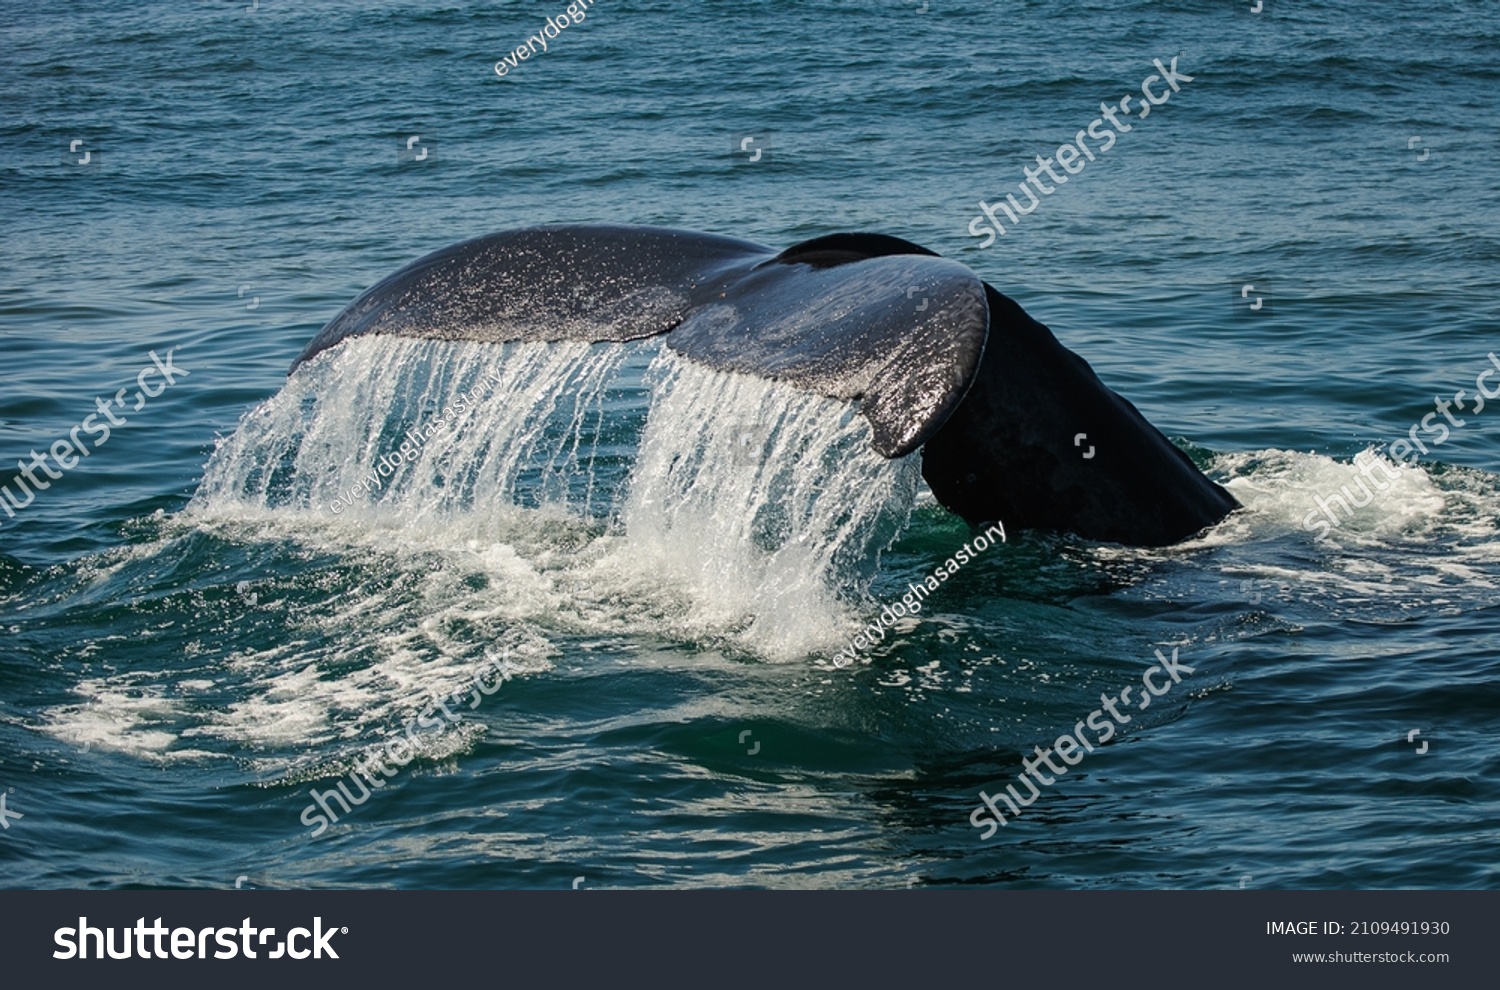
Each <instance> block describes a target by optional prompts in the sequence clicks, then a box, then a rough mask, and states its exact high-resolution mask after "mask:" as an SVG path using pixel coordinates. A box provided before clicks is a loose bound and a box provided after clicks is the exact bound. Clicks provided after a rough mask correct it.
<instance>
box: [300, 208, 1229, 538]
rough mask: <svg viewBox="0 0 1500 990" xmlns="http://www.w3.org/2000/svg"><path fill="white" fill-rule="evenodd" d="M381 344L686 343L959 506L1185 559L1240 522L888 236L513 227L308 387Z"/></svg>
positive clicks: (319, 338)
mask: <svg viewBox="0 0 1500 990" xmlns="http://www.w3.org/2000/svg"><path fill="white" fill-rule="evenodd" d="M365 334H397V335H402V336H408V337H421V338H428V339H439V340H475V341H489V342H495V343H500V342H506V341H562V340H572V341H616V342H623V341H629V340H637V339H640V338H644V337H651V336H656V335H660V334H665V335H666V338H665V339H666V343H667V346H669V347H671V348H672V349H673V350H674V351H677V352H678V353H680V354H682V355H683V356H684V357H687V358H689V359H690V360H693V361H696V362H699V363H702V364H705V365H708V366H710V367H713V368H717V369H720V370H725V371H735V372H741V373H745V374H751V375H756V376H759V377H762V378H769V379H774V380H778V381H785V382H787V383H788V384H789V385H792V386H794V387H796V388H800V389H804V390H806V391H811V392H816V393H818V394H820V395H825V396H828V397H830V398H834V399H843V400H853V401H857V402H858V404H859V410H860V413H861V414H862V415H863V416H864V417H865V419H866V420H867V421H868V422H869V424H870V428H871V446H872V447H873V448H874V449H875V450H876V452H878V453H879V454H881V455H882V456H885V457H901V456H904V455H906V454H909V453H912V452H913V451H915V450H917V449H918V448H920V449H921V451H922V454H921V456H922V473H923V476H924V477H925V478H926V479H927V483H928V485H929V487H931V489H932V492H933V494H934V495H935V496H936V497H937V499H938V500H939V501H940V502H941V503H942V504H943V505H944V506H946V507H947V508H949V509H950V510H951V511H953V512H956V513H957V514H959V515H960V516H963V517H964V518H965V519H967V520H969V521H970V522H973V523H981V522H990V521H995V520H999V521H1002V522H1004V523H1005V525H1006V526H1007V528H1009V529H1011V530H1012V531H1014V530H1018V529H1025V528H1037V529H1047V530H1059V531H1066V532H1072V533H1076V534H1078V535H1080V536H1083V537H1086V538H1089V539H1097V540H1107V541H1113V542H1119V543H1128V544H1135V545H1165V544H1169V543H1175V542H1177V541H1179V540H1182V539H1184V538H1185V537H1187V536H1190V535H1192V534H1193V533H1195V532H1197V531H1199V530H1201V529H1203V528H1205V527H1206V526H1210V525H1212V524H1213V523H1215V522H1217V521H1218V520H1220V519H1222V518H1223V517H1224V516H1225V515H1227V514H1228V513H1230V512H1231V511H1233V510H1234V509H1235V508H1236V507H1237V503H1236V502H1235V501H1234V499H1233V497H1231V496H1230V495H1229V493H1228V492H1227V491H1225V490H1224V489H1223V488H1222V487H1220V486H1219V485H1217V484H1215V483H1214V482H1213V481H1211V480H1209V479H1208V478H1207V477H1205V476H1204V475H1203V474H1202V472H1200V471H1199V470H1198V468H1197V467H1196V466H1195V465H1194V464H1193V462H1192V460H1191V459H1190V458H1189V457H1188V456H1187V455H1186V454H1185V453H1183V452H1182V451H1181V450H1179V449H1178V448H1177V447H1175V446H1173V445H1172V443H1171V442H1170V441H1169V440H1167V438H1166V437H1165V436H1163V435H1162V434H1161V433H1160V432H1159V431H1158V430H1156V428H1155V427H1153V426H1152V425H1151V424H1150V423H1148V422H1147V421H1146V419H1145V418H1144V417H1143V416H1142V415H1141V414H1140V413H1139V412H1138V411H1137V410H1136V408H1135V407H1134V406H1133V405H1131V404H1130V403H1129V402H1128V401H1126V400H1125V399H1123V398H1121V397H1120V396H1118V395H1116V394H1115V393H1114V392H1113V391H1111V390H1110V389H1109V388H1108V387H1106V386H1105V385H1104V383H1103V382H1101V381H1100V380H1099V378H1098V377H1097V376H1096V375H1095V374H1094V372H1093V370H1092V369H1091V368H1090V367H1089V366H1088V364H1087V363H1086V362H1085V361H1084V360H1083V359H1082V358H1080V357H1078V356H1077V355H1075V354H1073V353H1072V352H1070V351H1068V350H1067V349H1066V348H1064V347H1063V346H1062V345H1061V344H1060V343H1058V341H1057V339H1056V338H1055V337H1054V336H1053V335H1052V333H1051V331H1049V330H1048V329H1047V328H1046V327H1045V326H1043V325H1042V324H1040V323H1038V322H1037V321H1035V320H1033V319H1032V318H1031V317H1030V316H1028V315H1027V314H1026V313H1025V311H1024V310H1022V309H1021V307H1020V306H1019V305H1017V304H1016V302H1015V301H1014V300H1012V299H1009V298H1008V297H1006V296H1004V295H1002V294H1001V293H1000V292H998V291H997V290H996V289H995V288H994V287H993V286H990V285H989V284H987V283H985V282H983V281H981V280H980V279H979V277H978V276H977V275H975V274H974V273H973V272H972V271H970V270H969V269H968V268H967V267H965V266H963V265H960V264H958V263H957V262H954V261H950V260H947V259H944V258H941V257H939V256H937V255H936V254H934V253H933V252H931V251H928V250H927V249H925V248H922V247H920V246H918V245H916V244H912V243H911V242H909V241H904V240H901V239H900V238H895V237H889V236H886V235H881V234H833V235H829V236H826V237H819V238H816V239H814V240H810V241H806V242H803V243H801V244H797V245H794V246H793V247H791V248H788V249H787V250H785V251H783V252H781V253H779V254H777V253H775V252H774V251H772V250H771V249H769V248H765V247H762V246H760V245H758V244H754V243H751V242H749V241H743V240H739V239H736V238H730V237H720V236H717V235H712V234H702V233H696V232H693V231H685V230H674V229H670V228H660V227H635V226H612V225H592V224H570V225H557V226H548V227H532V228H526V229H522V230H511V231H503V232H500V233H496V234H491V235H488V236H486V237H480V238H476V239H474V240H469V241H464V242H462V243H460V244H455V245H453V246H451V247H448V248H444V249H442V250H440V251H437V252H434V253H432V254H430V255H427V256H426V257H424V258H421V259H418V260H417V261H415V262H413V263H412V264H410V265H408V266H406V267H405V268H403V269H401V270H400V271H398V272H396V273H394V274H393V275H391V276H389V277H387V278H385V279H383V280H382V281H380V282H378V283H376V284H375V285H374V286H372V287H371V288H370V289H369V290H367V291H366V292H364V293H363V294H361V295H360V296H359V297H358V298H357V299H355V300H354V302H352V303H350V304H349V306H348V307H346V308H345V309H344V311H343V312H341V313H339V314H338V315H337V316H335V317H334V318H333V320H331V321H330V322H329V323H328V325H327V326H325V327H324V328H323V329H322V330H321V331H320V332H319V333H318V334H317V335H316V336H315V337H314V338H313V340H312V341H311V342H310V343H309V344H308V345H307V347H306V349H305V350H304V351H303V353H302V354H301V355H300V356H299V357H298V358H297V360H296V361H295V362H294V363H293V365H292V370H293V371H295V370H296V368H297V367H298V366H299V365H301V364H302V363H304V362H306V361H308V360H311V359H312V358H313V357H315V356H316V355H317V354H319V353H320V352H322V351H324V350H327V349H328V348H331V347H334V346H336V345H337V344H338V343H339V342H341V341H343V340H346V339H348V338H349V337H355V336H361V335H365ZM1080 435H1082V436H1084V437H1086V438H1087V444H1086V446H1085V445H1084V444H1083V443H1082V441H1080V440H1079V437H1080Z"/></svg>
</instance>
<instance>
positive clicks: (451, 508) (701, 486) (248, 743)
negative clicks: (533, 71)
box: [48, 337, 919, 777]
mask: <svg viewBox="0 0 1500 990" xmlns="http://www.w3.org/2000/svg"><path fill="white" fill-rule="evenodd" d="M651 350H656V351H658V352H659V353H658V354H657V357H656V360H655V362H654V363H653V365H652V368H651V372H650V374H649V376H648V377H647V379H646V381H645V382H644V383H643V382H641V381H638V380H635V379H633V378H631V376H629V375H622V374H620V372H621V370H622V368H623V367H625V366H626V365H627V364H628V363H629V362H630V361H632V360H636V361H637V362H638V363H640V362H639V358H640V356H641V352H640V349H636V350H634V351H633V350H632V349H631V348H628V347H619V346H617V345H606V346H591V345H587V344H571V343H568V344H548V345H524V344H513V345H505V346H503V347H497V346H495V345H483V344H473V343H451V342H434V341H414V340H404V339H397V338H389V337H376V338H364V339H358V340H353V341H349V342H347V343H345V344H344V345H342V346H341V347H340V348H338V349H337V350H336V351H334V352H331V353H330V354H328V355H326V356H324V357H323V358H321V359H319V360H318V361H316V362H314V363H312V364H311V365H309V366H306V367H305V368H303V369H301V370H299V372H298V373H297V375H295V376H293V378H292V379H291V380H290V381H289V382H288V383H287V385H286V387H285V388H283V390H282V391H281V392H280V393H278V394H277V395H275V396H273V397H272V398H271V399H269V400H267V401H266V402H265V403H263V404H262V405H260V406H259V407H257V408H256V409H254V410H252V411H251V412H249V413H247V414H246V415H245V417H244V418H243V419H242V421H241V423H240V426H239V428H238V430H237V431H236V432H235V434H234V435H233V436H231V437H229V438H227V439H225V440H224V441H222V442H221V443H220V445H219V446H218V448H217V450H216V451H215V453H214V455H213V457H212V459H211V460H210V462H209V464H208V466H207V467H206V469H205V476H204V479H203V482H202V484H201V485H200V487H199V491H198V493H197V495H196V496H195V498H194V499H193V501H192V503H191V504H190V506H189V507H188V509H187V510H186V511H185V512H183V513H181V514H179V515H178V516H177V517H175V518H170V519H168V520H166V521H165V522H164V525H163V533H162V536H161V542H159V543H156V544H153V545H149V546H145V545H143V546H136V547H131V548H128V549H126V550H124V551H122V552H121V555H120V559H119V560H114V561H111V562H109V563H108V564H105V565H102V566H103V567H104V572H105V573H113V572H115V571H117V570H118V569H119V568H120V567H122V566H124V563H125V562H126V561H128V560H129V559H133V558H138V557H146V556H150V555H153V554H156V553H163V552H170V549H169V548H170V544H172V543H174V542H176V541H184V540H188V539H192V538H194V537H195V536H200V535H201V534H203V533H205V532H207V533H211V534H213V535H215V536H217V537H219V538H222V539H225V540H229V541H232V542H243V543H248V544H256V543H270V544H278V543H280V544H287V543H288V542H290V544H291V545H293V546H300V547H302V548H303V549H302V550H301V551H296V552H297V553H298V554H300V555H305V556H309V557H320V556H324V555H327V556H330V557H332V558H333V559H335V560H337V561H338V567H339V571H340V572H342V573H344V574H346V575H347V574H351V573H352V574H358V575H363V576H364V577H362V578H360V579H358V586H357V587H349V586H347V582H348V581H349V580H350V579H349V578H348V577H339V576H331V575H322V574H319V573H318V572H317V571H310V572H308V574H307V580H308V581H309V582H314V583H318V584H324V585H326V586H328V587H329V591H328V592H327V593H326V594H318V593H315V594H314V595H313V596H312V599H314V600H315V602H316V604H309V603H308V601H307V599H306V597H305V596H298V595H292V596H290V597H289V599H288V600H289V602H290V604H289V605H284V606H279V607H280V608H281V609H282V614H280V618H281V620H282V621H283V622H284V623H285V625H286V631H285V633H284V634H283V636H284V642H283V643H281V644H279V645H277V646H274V647H270V648H266V649H261V650H257V651H253V652H252V651H239V652H234V653H231V654H230V655H229V656H228V657H227V658H224V659H223V660H222V661H221V664H220V667H221V669H220V670H217V671H215V670H205V669H203V668H202V667H199V668H195V669H184V670H182V671H181V672H180V673H178V674H174V675H172V676H177V677H181V681H180V682H179V683H178V684H177V685H176V687H175V688H174V689H172V690H167V689H165V688H163V687H162V686H161V685H160V684H157V683H156V681H157V679H159V678H162V677H165V676H167V675H165V674H164V673H163V672H149V671H140V670H133V671H128V672H122V673H118V674H114V675H111V676H110V677H107V678H104V679H101V680H97V681H90V682H87V683H86V684H85V685H80V689H79V690H80V692H81V693H84V694H85V695H86V696H87V698H88V699H89V700H88V702H87V703H85V704H79V705H66V706H61V707H59V708H58V709H55V710H54V711H52V712H51V713H49V718H48V721H49V724H50V726H51V729H52V731H53V732H54V733H55V734H57V735H59V736H60V737H62V738H66V739H69V740H75V741H85V740H90V739H93V740H97V741H98V742H99V743H100V744H101V745H103V744H105V743H107V744H108V745H111V746H113V747H114V748H117V749H120V750H122V751H129V752H133V753H135V754H137V755H140V756H143V757H149V758H153V759H173V758H177V757H180V756H181V755H182V754H184V753H187V752H189V750H187V749H186V748H185V747H184V744H185V743H187V742H188V741H189V740H191V741H192V744H193V745H194V746H215V747H217V748H219V749H221V750H229V751H233V752H235V753H236V755H238V756H240V757H242V758H245V759H247V760H248V761H249V763H250V764H251V765H252V766H253V767H255V768H256V769H257V770H258V771H259V772H261V773H264V774H268V775H281V774H284V775H289V776H290V777H296V776H297V775H298V774H305V773H308V772H312V771H311V770H310V768H309V766H308V765H307V764H306V763H304V762H303V761H301V760H293V761H292V762H291V763H290V764H289V763H288V762H287V760H286V759H285V758H284V757H282V758H278V757H274V756H263V755H262V754H263V753H268V752H275V751H278V750H281V751H284V750H286V749H288V748H291V749H294V750H303V751H306V750H308V749H309V748H310V747H314V746H317V745H318V744H327V743H334V744H344V743H341V741H345V740H347V741H348V742H347V745H349V746H351V747H354V746H357V745H362V744H366V743H368V742H369V741H370V740H371V739H372V738H378V736H379V735H380V734H381V733H388V732H392V731H397V730H399V728H400V726H401V725H402V723H403V722H404V721H405V720H406V719H409V718H411V717H413V716H414V715H415V713H416V712H418V711H420V710H421V708H422V707H423V705H424V704H426V703H427V700H428V699H429V698H430V696H431V695H432V694H433V693H438V694H442V693H445V692H446V691H448V690H450V689H451V688H452V687H453V686H455V685H456V684H457V683H459V682H461V681H463V680H464V679H465V678H466V677H467V676H468V675H469V674H470V673H471V671H472V670H473V668H474V667H475V666H476V665H477V664H479V663H480V662H481V661H482V659H483V654H484V652H485V651H495V650H501V649H503V650H504V651H506V653H507V655H508V656H509V657H510V658H511V660H512V662H513V665H514V666H515V668H516V670H517V671H518V672H519V673H520V674H521V675H522V676H524V675H525V674H526V673H528V672H535V671H539V670H544V669H547V667H549V666H550V665H551V663H552V662H553V660H554V658H555V657H556V656H557V654H558V652H559V651H558V648H557V647H556V646H555V645H554V643H555V641H556V640H557V639H558V638H560V637H579V636H583V637H591V636H600V635H605V636H615V635H617V636H639V635H641V634H642V633H647V634H649V635H654V636H656V637H658V638H659V639H663V640H665V641H666V642H667V643H671V642H673V641H676V642H681V643H685V642H692V643H694V644H695V645H696V646H699V647H703V646H709V647H712V646H713V645H715V644H717V645H718V646H720V647H721V648H724V649H729V650H731V651H745V652H749V653H752V654H755V655H758V656H761V657H763V658H766V659H790V658H797V657H804V656H806V655H807V654H808V653H809V652H813V651H817V650H831V649H834V648H836V645H837V644H839V643H840V642H841V641H842V640H843V639H844V637H845V636H847V634H848V627H849V625H850V624H851V623H853V622H854V621H855V619H854V616H853V614H852V613H851V611H850V608H849V605H848V602H849V601H850V600H851V599H853V598H854V597H856V596H857V595H858V594H859V592H860V591H862V590H863V588H864V586H865V584H867V583H868V580H869V579H870V577H871V575H872V574H873V573H874V567H875V563H876V556H877V554H878V553H879V551H880V550H881V549H882V548H883V547H884V546H886V545H888V543H889V542H890V541H891V540H892V539H893V538H894V537H895V535H896V534H897V533H898V532H899V530H900V528H901V527H902V526H904V524H905V522H906V519H907V516H908V514H909V512H910V508H911V505H912V502H913V499H914V496H915V492H916V489H917V487H918V485H919V473H918V467H917V464H916V459H915V458H907V459H904V460H902V461H895V462H892V461H887V460H885V459H883V458H881V457H879V456H878V455H876V454H875V453H873V451H871V450H870V449H869V431H868V427H867V425H866V424H865V422H864V420H863V419H861V418H860V417H858V416H857V415H855V413H854V409H853V407H852V405H851V404H849V403H842V402H836V401H833V400H829V399H823V398H819V397H816V396H811V395H808V394H806V393H801V392H797V391H795V390H793V389H791V388H789V387H787V386H784V385H779V384H776V383H773V382H767V381H763V380H759V379H755V378H751V377H748V376H741V375H731V374H725V373H721V372H715V371H711V370H709V369H706V368H702V367H699V366H696V365H691V364H687V363H685V362H682V361H681V360H679V359H678V358H676V357H675V356H674V355H672V354H671V353H670V352H667V351H665V349H662V348H660V346H659V345H656V344H652V345H651ZM475 389H477V390H478V391H477V393H475V394H474V398H473V400H471V401H470V400H463V401H461V400H460V396H463V395H467V394H469V393H471V392H473V390H475ZM632 405H633V406H634V409H635V418H634V420H632V419H631V417H630V415H629V413H630V410H631V407H632ZM606 406H608V407H610V408H611V410H612V412H613V413H615V415H613V416H612V417H611V421H610V422H609V423H606V422H605V417H604V415H603V413H604V410H605V408H606ZM444 410H452V411H453V415H452V417H451V419H452V423H451V424H450V425H449V426H448V427H446V428H445V429H444V430H443V432H441V433H440V434H438V435H435V436H433V437H432V438H431V439H429V440H426V441H424V442H422V443H420V444H415V443H413V442H412V441H411V436H412V434H410V433H409V431H411V430H413V429H421V428H422V427H423V426H424V425H425V424H429V423H431V422H432V421H433V419H434V417H436V416H437V415H439V414H441V413H442V411H444ZM642 413H648V414H647V415H645V416H644V417H642V416H641V414H642ZM642 418H644V420H645V424H644V427H641V426H639V423H640V421H641V419H642ZM620 421H624V422H627V423H628V422H632V421H633V422H635V423H637V426H636V428H635V429H636V430H638V431H639V435H636V434H635V433H634V432H632V431H630V430H628V429H627V430H622V428H621V426H620ZM403 437H405V438H406V439H407V446H408V455H407V456H404V457H403V463H401V464H399V465H395V464H393V463H392V462H391V461H390V460H389V457H388V455H390V454H391V452H392V451H396V450H398V449H399V446H400V444H401V442H402V440H403ZM383 455H386V456H387V460H386V461H385V463H384V472H385V473H384V475H382V473H381V472H382V456H383ZM631 455H633V456H634V465H633V467H632V466H631V465H630V463H629V462H628V461H626V460H625V458H626V457H629V456H631ZM372 472H374V473H375V475H376V477H377V479H378V481H379V484H378V486H373V487H371V488H370V489H369V490H360V486H361V483H362V482H363V481H364V480H366V479H368V478H369V476H370V474H371V473H372ZM340 497H342V500H343V501H342V502H340V503H339V504H340V506H341V508H340V511H338V512H334V511H333V510H332V508H331V506H332V505H334V504H335V500H339V499H340ZM241 597H242V596H241ZM266 597H267V596H265V595H261V596H259V598H261V599H264V598H266ZM299 602H300V603H301V604H300V607H299V604H298V603H299ZM235 607H237V608H244V607H245V603H237V604H236V606H235ZM252 607H254V606H252ZM260 607H266V606H265V605H262V606H260ZM288 609H289V611H288ZM570 659H571V660H574V661H575V662H576V660H577V659H578V658H576V657H570ZM215 688H222V689H223V694H224V695H226V696H228V697H231V698H233V700H232V701H229V702H227V703H222V704H218V705H215V704H213V703H212V702H211V701H210V700H209V699H210V698H211V697H212V696H213V692H214V689H215ZM143 689H149V690H147V692H146V694H144V695H142V694H141V692H142V691H143ZM143 698H145V699H149V700H142V699H143ZM186 698H190V699H191V701H192V703H191V704H187V703H184V699H186ZM505 703H506V692H505V691H504V690H502V691H501V692H499V694H497V695H496V696H495V697H494V698H491V699H488V700H487V701H485V706H486V709H489V708H494V707H497V706H503V705H504V704H505ZM449 737H451V739H452V741H453V745H454V746H461V745H469V744H470V743H471V742H472V740H473V738H474V737H475V733H474V732H473V731H470V730H468V729H466V730H465V731H464V732H462V733H458V732H455V733H450V734H449ZM445 738H446V737H445ZM192 752H194V753H197V752H198V750H192ZM319 765H321V764H319Z"/></svg>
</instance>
